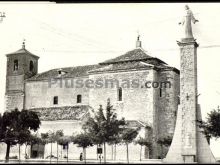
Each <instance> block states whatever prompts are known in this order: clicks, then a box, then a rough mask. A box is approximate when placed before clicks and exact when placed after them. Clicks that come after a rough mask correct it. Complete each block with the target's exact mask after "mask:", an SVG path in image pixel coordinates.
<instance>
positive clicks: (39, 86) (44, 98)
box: [25, 77, 89, 109]
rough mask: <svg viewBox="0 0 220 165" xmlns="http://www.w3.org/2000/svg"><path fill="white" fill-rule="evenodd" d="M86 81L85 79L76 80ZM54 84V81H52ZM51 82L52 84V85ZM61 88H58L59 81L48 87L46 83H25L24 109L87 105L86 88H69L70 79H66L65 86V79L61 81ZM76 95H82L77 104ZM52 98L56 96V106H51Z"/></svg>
mask: <svg viewBox="0 0 220 165" xmlns="http://www.w3.org/2000/svg"><path fill="white" fill-rule="evenodd" d="M78 79H81V80H86V79H87V78H85V77H83V78H78ZM54 82H55V81H54ZM54 82H53V83H54ZM62 82H63V83H62V84H63V85H62V86H60V84H61V83H60V80H58V81H57V82H56V83H54V84H51V87H49V83H48V81H30V82H26V83H25V95H26V97H25V98H26V99H25V108H26V109H31V108H41V107H60V106H73V105H88V104H89V98H88V93H89V91H88V90H89V89H88V88H85V87H83V88H75V87H74V86H73V87H71V85H70V84H71V79H68V81H66V82H67V84H68V86H65V79H63V80H62ZM77 95H82V102H81V103H77ZM54 96H58V104H57V105H54V104H53V98H54Z"/></svg>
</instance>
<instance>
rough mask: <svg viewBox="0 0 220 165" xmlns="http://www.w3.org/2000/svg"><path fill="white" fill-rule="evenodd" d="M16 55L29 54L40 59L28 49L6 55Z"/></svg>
mask: <svg viewBox="0 0 220 165" xmlns="http://www.w3.org/2000/svg"><path fill="white" fill-rule="evenodd" d="M15 54H29V55H32V56H35V57H37V58H39V57H38V56H36V55H34V54H33V53H31V52H29V51H28V50H27V49H25V48H22V49H19V50H17V51H16V52H13V53H9V54H6V56H9V55H15Z"/></svg>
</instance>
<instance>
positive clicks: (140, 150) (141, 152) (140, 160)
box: [140, 145, 142, 161]
mask: <svg viewBox="0 0 220 165" xmlns="http://www.w3.org/2000/svg"><path fill="white" fill-rule="evenodd" d="M141 154H142V145H141V150H140V161H141Z"/></svg>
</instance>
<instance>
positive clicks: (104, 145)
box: [104, 142, 106, 163]
mask: <svg viewBox="0 0 220 165" xmlns="http://www.w3.org/2000/svg"><path fill="white" fill-rule="evenodd" d="M104 163H106V146H105V142H104Z"/></svg>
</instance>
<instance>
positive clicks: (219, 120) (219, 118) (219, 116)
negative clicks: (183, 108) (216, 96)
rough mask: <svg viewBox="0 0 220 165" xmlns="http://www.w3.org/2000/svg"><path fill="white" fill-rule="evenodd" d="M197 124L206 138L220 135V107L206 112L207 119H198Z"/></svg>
mask: <svg viewBox="0 0 220 165" xmlns="http://www.w3.org/2000/svg"><path fill="white" fill-rule="evenodd" d="M198 122H199V126H200V127H202V128H203V133H204V134H205V136H206V137H207V139H208V142H209V139H210V138H211V137H215V138H219V137H220V107H219V106H218V107H217V109H214V110H212V111H211V112H210V113H208V117H207V121H206V122H205V121H198Z"/></svg>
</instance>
